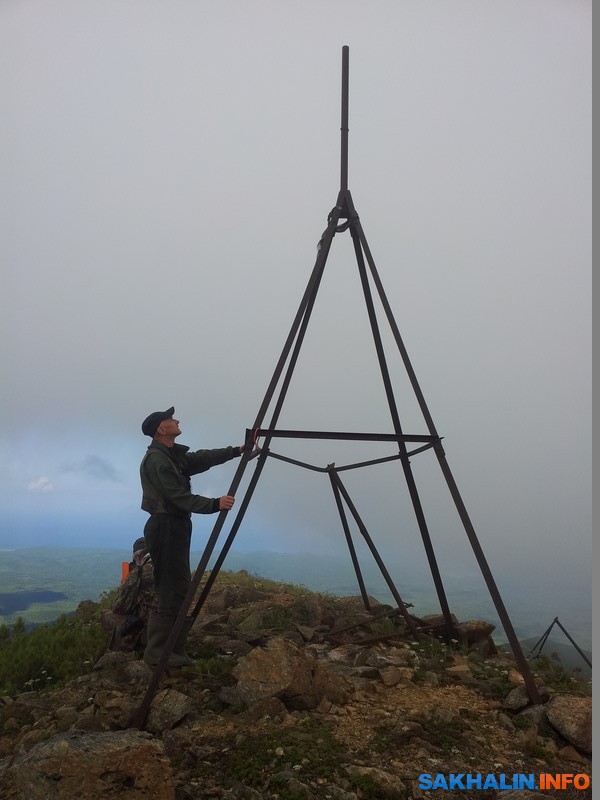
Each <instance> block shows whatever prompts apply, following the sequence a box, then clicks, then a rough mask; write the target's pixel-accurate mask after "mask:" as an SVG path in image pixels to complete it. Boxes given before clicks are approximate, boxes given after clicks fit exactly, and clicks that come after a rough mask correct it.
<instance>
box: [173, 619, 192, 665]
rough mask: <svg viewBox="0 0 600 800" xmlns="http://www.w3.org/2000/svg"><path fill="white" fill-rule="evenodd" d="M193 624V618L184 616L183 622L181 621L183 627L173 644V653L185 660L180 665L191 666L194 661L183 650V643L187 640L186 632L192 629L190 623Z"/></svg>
mask: <svg viewBox="0 0 600 800" xmlns="http://www.w3.org/2000/svg"><path fill="white" fill-rule="evenodd" d="M193 624H194V620H193V619H192V618H191V617H186V618H185V622H184V623H183V628H182V629H181V633H180V634H179V636H178V637H177V639H176V641H175V644H174V646H173V653H174V654H175V655H176V656H177V657H178V658H181V659H184V660H185V663H184V664H182V665H181V666H186V667H191V666H192V665H193V664H195V663H196V662H195V661H194V659H193V658H190V657H189V656H188V654H187V653H186V652H185V643H186V641H187V637H188V634H189V632H190V630H191V629H192V625H193Z"/></svg>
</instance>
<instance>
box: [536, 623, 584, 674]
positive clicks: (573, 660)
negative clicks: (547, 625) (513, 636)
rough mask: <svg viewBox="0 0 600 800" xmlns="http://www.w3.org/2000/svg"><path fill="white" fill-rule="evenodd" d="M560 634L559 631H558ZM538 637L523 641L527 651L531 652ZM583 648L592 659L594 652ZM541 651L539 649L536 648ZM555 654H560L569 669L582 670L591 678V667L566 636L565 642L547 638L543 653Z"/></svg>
mask: <svg viewBox="0 0 600 800" xmlns="http://www.w3.org/2000/svg"><path fill="white" fill-rule="evenodd" d="M557 635H558V632H557ZM539 638H540V637H539V636H538V637H537V638H531V639H525V640H523V641H522V642H521V645H522V647H523V650H524V652H525V653H529V652H531V651H532V649H533V648H534V647H535V645H536V644H537V643H538V641H539ZM581 650H582V651H583V652H584V653H585V655H586V657H587V658H588V659H589V660H590V662H591V661H592V653H591V652H590V651H589V650H584V649H583V648H581ZM536 653H539V649H538V650H536ZM553 654H556V655H557V656H558V660H559V661H560V663H561V664H562V665H563V667H565V669H568V670H581V677H582V678H590V677H591V675H592V670H591V667H589V666H588V665H587V664H586V663H585V660H584V659H583V658H582V657H581V655H580V654H579V653H578V652H577V650H576V649H575V648H574V647H573V645H572V644H570V642H569V640H568V639H566V638H565V641H564V642H562V643H561V642H557V641H556V640H555V639H547V640H546V642H545V643H544V646H543V648H542V655H545V656H548V658H552V656H553Z"/></svg>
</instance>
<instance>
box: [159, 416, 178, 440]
mask: <svg viewBox="0 0 600 800" xmlns="http://www.w3.org/2000/svg"><path fill="white" fill-rule="evenodd" d="M158 433H160V434H161V435H162V436H173V437H175V436H179V434H180V433H181V428H180V427H179V420H178V419H175V417H171V418H170V419H163V421H162V422H161V423H160V425H159V426H158Z"/></svg>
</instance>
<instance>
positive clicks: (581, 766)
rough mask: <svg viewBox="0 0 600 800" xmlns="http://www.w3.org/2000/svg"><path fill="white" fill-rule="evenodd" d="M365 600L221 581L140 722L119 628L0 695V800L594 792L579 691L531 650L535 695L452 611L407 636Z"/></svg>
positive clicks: (139, 693)
mask: <svg viewBox="0 0 600 800" xmlns="http://www.w3.org/2000/svg"><path fill="white" fill-rule="evenodd" d="M89 605H90V604H89V603H87V604H86V609H85V614H86V617H87V618H89V616H90V608H89ZM368 605H369V609H368V610H367V609H366V608H365V604H364V602H363V599H362V598H361V597H345V598H339V597H332V596H329V595H321V594H315V593H313V592H309V591H308V590H305V589H303V588H302V587H294V586H289V585H285V584H280V583H276V582H273V581H266V580H262V579H260V578H256V577H253V576H250V575H248V574H247V573H244V572H240V573H222V574H220V575H219V576H218V578H217V581H216V582H215V585H214V587H213V589H212V591H211V593H210V595H209V597H208V600H207V601H206V603H205V604H204V606H203V608H202V611H201V613H200V614H199V616H198V618H197V619H196V621H195V624H194V626H193V628H192V630H191V633H190V636H189V639H188V647H187V650H188V652H189V653H190V654H191V655H192V656H193V657H194V658H196V663H195V665H194V666H191V667H185V668H180V669H169V670H168V671H167V672H166V673H165V675H164V676H163V677H162V680H161V683H160V686H159V688H158V690H157V692H156V694H155V696H154V698H153V701H152V705H151V708H150V711H149V714H148V717H147V720H146V721H145V724H144V725H143V729H142V730H140V729H139V728H135V727H131V720H132V719H133V718H134V716H135V712H136V710H138V709H139V708H140V705H141V703H142V701H143V698H144V696H145V693H146V690H147V687H148V684H149V681H150V679H151V676H152V671H151V669H150V668H149V667H148V666H146V664H145V663H144V662H143V661H142V660H141V659H140V654H139V653H138V652H135V651H128V650H127V649H126V647H124V646H123V645H122V644H119V643H118V641H115V637H113V638H112V639H111V647H112V648H113V649H110V648H109V649H107V651H106V653H105V654H104V655H103V656H102V657H101V658H100V660H99V661H98V662H97V663H96V664H95V665H94V666H93V669H91V670H90V671H89V672H88V673H86V674H82V675H80V676H79V677H77V678H75V679H73V680H71V681H69V682H68V683H66V684H65V685H63V686H61V687H60V688H55V689H54V690H52V691H45V692H42V691H40V692H37V691H29V692H25V693H21V694H18V695H16V696H14V697H8V696H6V697H2V698H0V725H1V730H0V798H1V799H2V800H12V799H13V798H15V799H16V800H42V799H43V800H96V799H98V800H100V798H102V800H111V798H115V800H116V799H117V798H119V799H120V798H124V800H142V798H144V800H209V798H222V800H261V798H264V800H321V798H323V799H324V800H329V798H331V800H360V799H363V800H365V799H366V800H379V798H381V799H382V800H412V799H413V798H414V800H420V799H422V798H434V797H435V798H440V797H443V798H445V800H455V799H458V798H468V797H473V798H481V800H489V798H496V797H498V798H503V799H504V800H521V799H523V800H524V799H525V798H534V800H535V798H544V797H557V798H558V797H560V798H565V799H566V798H567V796H568V800H574V798H580V799H581V800H583V798H591V796H592V795H591V769H592V764H591V752H592V742H591V703H592V698H591V687H590V685H589V684H587V683H584V682H583V681H581V680H579V679H578V678H577V676H576V675H574V674H573V673H568V672H567V671H566V670H564V669H563V668H562V667H561V666H560V664H559V663H557V662H556V661H555V660H553V659H552V658H551V657H550V658H546V659H540V660H536V661H533V662H532V669H533V671H534V675H535V682H536V684H537V686H538V691H539V693H540V697H541V699H542V702H541V703H540V704H536V705H533V704H532V703H531V702H530V700H529V697H528V693H527V691H526V689H525V686H524V681H523V677H522V675H521V674H520V673H519V671H518V669H517V666H516V664H515V661H514V659H513V657H512V655H511V654H509V653H507V652H504V651H502V650H499V649H498V648H497V647H496V645H495V644H494V641H493V639H492V638H491V634H492V631H493V626H492V625H490V624H489V623H487V622H485V621H484V620H466V621H463V622H461V621H459V620H456V619H455V620H454V623H455V625H454V632H453V636H454V638H453V640H452V641H448V642H446V641H444V640H443V639H441V638H439V635H436V631H437V630H438V629H439V628H440V623H441V621H440V620H439V619H438V618H435V617H429V618H424V619H422V620H420V622H421V623H425V627H426V628H427V629H428V630H429V633H427V634H423V633H418V634H416V635H415V634H414V632H412V631H411V630H410V629H409V627H408V626H407V622H406V619H405V618H404V617H403V616H402V615H401V614H399V612H398V610H397V609H393V608H391V607H389V606H385V605H382V604H380V603H378V602H377V601H376V600H375V599H373V598H369V601H368ZM101 611H102V609H101V608H100V607H99V608H98V616H100V613H101ZM102 619H103V621H104V625H105V627H106V629H107V631H111V630H112V628H113V626H114V625H115V624H117V623H118V620H117V619H115V618H113V616H112V615H111V613H110V612H109V611H106V610H104V612H103V613H102ZM107 638H108V637H107ZM545 775H551V776H552V777H553V778H554V777H556V779H558V776H563V775H568V776H571V777H572V779H574V780H576V783H575V784H574V785H573V784H571V785H570V786H569V789H570V791H569V792H565V791H564V789H558V788H556V787H554V786H552V785H548V784H547V783H546V782H545V779H542V782H541V783H540V776H545ZM532 781H533V783H532ZM540 787H541V788H540ZM546 787H548V788H546ZM440 790H443V791H440Z"/></svg>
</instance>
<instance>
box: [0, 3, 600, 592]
mask: <svg viewBox="0 0 600 800" xmlns="http://www.w3.org/2000/svg"><path fill="white" fill-rule="evenodd" d="M591 17H592V5H591V2H583V1H582V0H516V1H513V0H503V2H480V0H464V1H463V0H455V1H454V2H452V3H448V2H442V0H437V1H436V0H432V1H431V2H428V3H423V2H414V1H413V2H397V1H396V0H394V2H387V1H386V0H381V1H380V2H372V3H364V2H354V1H353V0H344V2H337V1H336V0H329V2H312V1H311V0H308V1H307V2H303V3H291V2H281V1H280V2H271V1H270V0H263V1H261V0H254V1H253V2H234V1H232V0H221V2H205V1H202V0H198V2H191V0H190V1H188V2H182V0H168V2H167V0H161V1H158V0H119V2H116V0H115V1H113V2H111V1H110V0H102V1H101V2H100V0H87V1H86V2H81V1H80V0H72V1H71V2H68V1H66V0H55V1H54V2H53V3H51V4H48V3H46V2H41V1H38V0H20V1H19V2H11V1H10V0H4V2H2V3H1V4H0V90H1V95H2V98H3V99H2V111H1V113H0V125H1V130H0V133H1V139H2V143H3V145H2V148H1V149H0V204H1V209H2V221H3V222H2V242H1V245H0V246H1V260H2V273H3V291H2V315H1V316H2V333H3V335H2V374H3V380H2V399H1V403H2V414H1V417H0V426H1V428H2V433H1V440H0V448H1V458H0V475H1V491H2V505H3V509H4V510H3V513H2V519H3V522H2V528H1V529H0V546H5V547H10V546H18V545H29V544H35V543H46V544H70V543H72V542H76V543H79V544H82V545H91V546H95V545H102V544H110V545H111V546H113V545H114V546H116V547H121V546H122V547H123V548H124V549H125V550H128V549H129V546H130V543H131V542H132V541H133V539H134V538H136V537H137V536H138V535H139V533H140V530H141V528H142V526H143V523H144V515H143V514H142V512H141V511H140V510H139V499H140V498H139V487H138V464H139V460H140V458H141V455H142V453H143V451H144V449H145V447H146V445H147V443H148V440H147V439H145V437H143V435H142V434H141V431H140V424H141V421H142V419H143V418H144V417H145V416H146V415H147V414H148V413H149V412H150V411H153V410H157V409H164V408H167V407H168V406H170V405H172V404H174V405H175V408H176V416H177V417H178V418H179V419H180V420H181V427H182V429H183V435H182V437H181V439H180V441H181V442H182V443H186V444H189V445H191V446H192V448H193V449H196V448H198V447H217V446H222V445H225V444H230V443H232V444H235V443H238V442H241V441H242V439H243V435H244V431H245V429H246V427H249V426H250V425H251V424H252V422H253V420H254V418H255V416H256V413H257V410H258V408H259V406H260V403H261V401H262V398H263V396H264V393H265V391H266V388H267V385H268V383H269V381H270V379H271V376H272V374H273V370H274V368H275V364H276V361H277V358H278V356H279V354H280V352H281V348H282V346H283V343H284V341H285V338H286V336H287V333H288V331H289V328H290V325H291V322H292V320H293V317H294V315H295V313H296V310H297V307H298V304H299V302H300V299H301V296H302V293H303V291H304V288H305V286H306V282H307V280H308V277H309V274H310V272H311V270H312V267H313V264H314V260H315V256H316V245H317V242H318V240H319V237H320V236H321V233H322V231H323V229H324V228H325V225H326V221H327V214H328V212H329V211H330V209H331V208H332V207H333V205H334V204H335V200H336V197H337V192H338V189H339V169H340V154H339V149H340V132H339V129H340V86H341V53H342V46H343V45H348V46H349V47H350V137H349V142H350V157H349V164H350V166H349V187H350V190H351V192H352V196H353V199H354V203H355V205H356V207H357V210H358V212H359V214H360V217H361V222H362V225H363V228H364V230H365V233H366V236H367V239H368V242H369V245H370V248H371V251H372V253H373V256H374V259H375V262H376V264H377V267H378V270H379V273H380V276H381V279H382V281H383V285H384V287H385V289H386V292H387V295H388V298H389V300H390V303H391V305H392V309H393V311H394V314H395V317H396V321H397V323H398V327H399V328H400V331H401V333H402V335H403V338H404V342H405V344H406V347H407V349H408V352H409V355H410V357H411V360H412V363H413V366H414V368H415V371H416V374H417V377H418V379H419V382H420V384H421V388H422V390H423V393H424V395H425V398H426V400H427V403H428V405H429V408H430V411H431V413H432V416H433V419H434V421H435V423H436V426H437V428H438V431H439V433H440V434H441V435H442V436H444V445H445V448H446V453H447V456H448V461H449V464H450V466H451V469H452V471H453V474H454V477H455V479H456V481H457V484H458V486H459V489H460V490H461V492H462V494H463V499H464V500H465V503H466V505H467V508H468V510H469V512H470V514H471V517H472V520H473V522H474V525H475V528H476V530H477V532H478V535H479V537H480V540H481V543H482V546H483V548H484V551H485V552H486V554H487V555H488V558H489V561H490V563H491V566H492V570H497V572H498V574H499V575H500V576H511V575H514V576H518V575H524V576H527V577H528V579H531V576H532V573H533V574H536V575H538V576H544V577H543V578H540V580H544V581H546V582H548V581H549V580H557V581H558V580H563V579H564V580H565V581H568V582H569V583H570V582H571V581H572V582H573V584H574V585H576V586H578V587H579V591H580V592H583V594H585V595H586V597H587V595H588V586H590V587H591V572H590V569H591V568H590V553H591V413H592V412H591V131H592V129H591V37H592V30H591ZM386 341H387V344H389V337H388V340H386ZM394 359H396V360H394ZM389 360H390V364H391V366H392V371H393V375H394V377H395V379H397V381H398V383H397V400H398V406H399V410H400V415H401V419H402V422H403V428H404V430H405V431H406V432H408V433H425V432H426V430H425V426H424V424H423V421H422V420H421V418H420V415H419V414H418V413H417V411H416V409H415V403H414V398H413V397H412V393H411V391H410V390H409V389H408V387H407V385H406V381H405V379H404V376H403V370H402V368H401V367H400V366H399V359H397V354H395V353H393V352H392V353H390V355H389ZM281 427H288V428H311V429H325V430H375V431H382V432H390V431H391V430H392V428H391V423H390V420H389V414H388V413H387V411H386V404H385V402H384V396H383V390H382V387H381V380H380V378H379V377H378V375H377V372H376V369H375V355H374V349H373V344H372V341H371V340H370V338H369V333H368V329H367V324H366V314H365V310H364V301H363V300H362V298H361V295H360V288H359V284H358V278H357V270H356V262H355V259H354V255H353V251H352V248H351V244H350V239H349V236H348V234H347V233H345V234H344V233H340V234H338V235H337V236H336V238H335V240H334V242H333V247H332V251H331V255H330V258H329V260H328V264H327V268H326V271H325V276H324V280H323V285H322V288H321V290H320V292H319V296H318V299H317V304H316V306H315V311H314V316H313V319H312V320H311V323H310V326H309V332H308V335H307V338H306V342H305V345H304V347H303V350H302V354H301V358H300V360H299V363H298V366H297V369H296V371H295V373H294V380H293V381H292V385H291V387H290V392H289V396H288V399H287V401H286V404H285V406H284V412H283V414H282V417H281ZM276 444H277V447H275V443H274V446H273V449H274V450H277V451H278V452H282V453H289V454H291V455H293V456H294V457H297V458H300V459H302V460H306V461H308V462H311V463H315V464H316V465H318V466H325V465H326V464H328V463H330V462H332V461H335V462H336V463H338V464H343V463H347V461H352V460H356V456H357V454H358V453H357V450H358V448H354V449H352V452H350V450H351V448H349V447H348V446H346V447H342V446H341V445H339V444H338V445H336V444H335V443H332V442H326V443H321V442H310V443H298V442H291V443H284V442H281V441H278V442H277V443H276ZM382 452H385V453H386V454H387V453H390V449H389V446H388V447H387V449H386V447H381V446H380V447H379V448H378V449H377V450H376V451H375V450H373V446H372V445H360V458H370V457H371V456H372V455H380V454H381V453H382ZM432 459H433V455H432V454H431V453H430V454H425V455H423V456H420V457H418V458H415V459H413V466H414V468H415V474H416V476H417V480H418V481H419V486H420V487H421V488H422V502H423V506H424V508H425V513H426V516H427V519H428V522H429V524H430V527H431V533H432V538H433V540H434V544H435V546H436V547H437V548H439V550H438V552H439V554H440V558H441V559H442V560H443V563H444V564H448V565H449V568H453V569H454V568H455V569H461V568H467V569H471V568H472V567H470V566H469V567H465V565H466V564H468V563H470V562H469V561H468V558H469V553H468V551H467V550H466V549H465V536H464V533H463V532H462V528H461V527H460V525H459V524H458V522H457V521H456V520H455V513H454V511H453V507H452V506H451V504H450V503H449V501H448V498H447V492H446V491H445V487H444V486H443V485H442V481H441V479H440V476H439V474H438V470H437V466H436V464H437V462H436V463H435V464H434V463H433V462H432ZM233 471H234V465H232V464H228V465H225V466H223V467H219V468H218V469H215V470H213V471H211V472H210V473H207V474H206V475H204V476H200V477H199V478H197V479H196V480H195V483H194V488H195V490H196V491H197V492H198V493H200V494H206V495H209V496H213V495H220V494H223V493H225V492H226V490H227V488H228V485H229V481H230V480H231V477H232V476H233ZM248 477H249V475H248ZM347 481H348V485H349V487H351V492H352V494H353V498H354V500H355V502H356V505H357V506H358V508H359V510H361V512H362V513H363V516H364V519H365V522H366V524H367V526H368V527H369V528H370V530H371V533H372V535H373V537H374V538H375V539H376V541H377V542H378V544H379V545H380V547H381V549H382V552H383V554H384V555H385V557H386V558H390V559H392V560H403V562H404V563H405V565H406V567H407V569H411V564H412V561H411V559H413V558H414V559H418V558H422V552H421V551H422V547H420V546H419V544H418V542H419V540H418V532H416V526H415V523H414V520H413V518H412V512H411V511H410V509H409V504H408V501H407V499H406V496H405V489H404V479H403V477H402V473H401V470H400V469H399V467H398V465H397V464H396V465H392V468H391V469H390V468H386V469H383V468H377V469H376V470H372V471H370V472H365V471H361V472H360V474H358V473H352V474H348V477H347ZM328 487H329V483H328V480H327V478H326V477H323V476H321V475H316V474H314V473H305V472H303V471H301V470H298V469H297V468H294V467H290V466H288V465H285V464H281V463H280V462H276V461H269V463H268V464H267V467H266V469H265V472H264V474H263V477H261V481H260V484H259V488H258V490H257V492H256V495H255V497H254V499H253V502H252V504H251V508H250V510H249V512H248V515H247V519H246V521H245V527H244V528H242V530H241V531H240V533H239V534H238V539H237V540H236V547H237V549H242V550H244V549H245V550H252V549H258V548H262V547H265V548H268V549H274V550H283V551H288V550H289V551H298V550H306V551H309V552H321V551H322V552H338V553H339V551H340V550H341V551H342V552H343V551H344V550H345V544H343V538H342V534H341V530H340V525H339V520H338V518H337V513H336V512H335V508H334V506H333V501H332V498H331V491H330V489H329V488H328ZM212 521H213V520H211V519H210V518H206V517H205V518H197V519H196V521H195V538H194V542H195V546H196V547H198V548H200V547H201V545H202V543H203V541H204V540H205V536H206V535H207V533H208V532H209V530H210V528H211V527H212ZM590 593H591V589H590Z"/></svg>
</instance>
